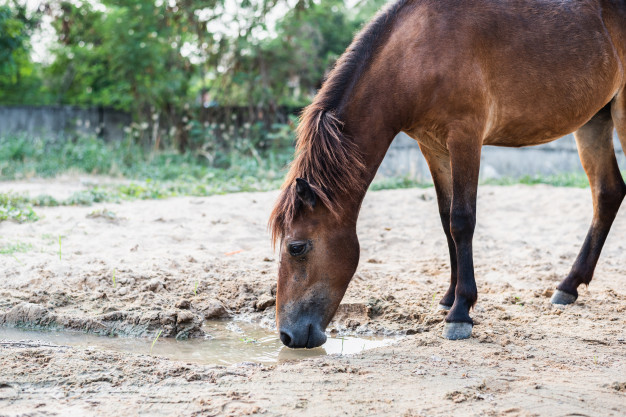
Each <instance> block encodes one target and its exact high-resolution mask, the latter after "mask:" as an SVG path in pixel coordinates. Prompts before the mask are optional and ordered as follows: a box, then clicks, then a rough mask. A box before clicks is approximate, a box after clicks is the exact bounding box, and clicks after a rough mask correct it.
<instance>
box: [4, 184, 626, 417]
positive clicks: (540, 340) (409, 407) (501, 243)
mask: <svg viewBox="0 0 626 417" xmlns="http://www.w3.org/2000/svg"><path fill="white" fill-rule="evenodd" d="M66 182H67V180H66ZM66 185H67V184H66V183H63V184H61V185H57V184H55V183H54V182H49V183H46V193H48V194H53V195H54V193H55V191H57V189H58V191H59V192H61V191H62V190H63V189H64V187H65V186H66ZM21 186H22V184H20V183H5V184H2V189H3V190H6V189H7V188H13V189H15V190H19V189H20V187H21ZM275 197H276V193H245V194H232V195H225V196H214V197H208V198H176V199H169V200H163V201H137V202H126V203H122V204H98V205H94V206H92V207H56V208H55V207H53V208H42V209H39V211H38V214H40V216H41V217H42V219H41V220H40V221H39V222H36V223H29V224H14V223H6V222H5V223H1V224H0V248H3V247H4V248H6V247H8V246H9V245H11V244H15V243H18V242H19V243H22V244H24V245H25V247H28V248H30V249H29V250H28V251H26V252H15V253H12V254H5V255H0V271H2V273H3V278H2V280H0V323H2V326H5V327H6V326H20V327H27V328H55V329H71V330H73V331H84V332H90V333H94V334H102V335H122V336H125V337H128V336H132V337H144V338H153V337H155V335H156V333H157V332H158V331H160V330H162V334H161V337H168V338H175V337H178V338H198V337H205V336H206V334H207V332H206V331H205V330H204V329H203V328H202V326H201V323H202V322H203V321H204V320H205V319H211V318H224V317H233V316H238V317H241V316H243V317H248V318H250V319H253V320H256V321H258V322H259V323H260V325H263V326H266V327H271V326H272V325H273V321H274V311H273V305H274V303H275V288H276V287H275V273H276V254H275V253H274V252H273V251H272V249H271V247H270V243H269V238H268V235H267V233H266V221H267V216H268V214H269V211H270V209H271V205H272V202H273V200H274V199H275ZM105 209H106V211H107V212H109V211H111V212H113V213H114V214H115V216H98V215H96V214H97V213H98V212H103V210H105ZM591 210H592V206H591V201H590V197H589V190H579V189H566V188H553V187H548V186H532V187H529V186H511V187H481V188H480V190H479V200H478V219H477V229H476V234H475V244H474V251H475V266H476V277H477V284H478V291H479V300H478V304H477V305H476V308H475V309H474V311H473V312H472V315H473V317H474V319H475V326H474V328H473V332H472V338H470V339H469V340H465V341H449V340H445V339H443V338H442V337H441V332H442V330H443V317H444V316H445V311H444V312H442V311H439V310H438V309H437V304H438V301H439V298H440V297H441V296H442V295H443V293H444V292H445V290H446V288H447V284H448V279H449V273H450V272H449V266H448V255H447V245H446V243H445V237H444V235H443V232H442V231H441V224H440V221H439V218H438V214H437V207H436V201H435V198H434V190H432V189H427V190H420V189H412V190H394V191H379V192H373V193H369V194H368V196H367V198H366V200H365V202H364V204H363V209H362V214H361V218H360V221H359V225H358V228H359V236H360V242H361V248H362V254H361V262H360V265H359V269H358V271H357V273H356V275H355V278H354V279H353V281H352V283H351V284H350V287H349V289H348V292H347V294H346V297H345V298H344V305H343V306H342V307H341V310H340V311H339V312H338V314H337V317H336V321H335V322H334V323H333V325H332V329H331V330H332V332H333V333H338V334H345V333H349V334H371V333H376V334H379V335H385V334H386V335H398V334H404V335H407V336H406V337H405V338H404V339H402V340H401V341H399V342H397V343H395V344H393V345H392V346H388V347H382V348H377V349H374V350H369V351H366V352H363V353H359V354H356V355H352V356H340V355H331V356H328V357H323V358H311V359H306V360H300V361H296V362H287V363H282V364H278V365H258V364H251V363H245V362H244V363H242V364H238V365H231V366H215V365H198V364H191V363H184V362H180V361H175V360H170V359H167V358H163V357H160V356H157V355H156V354H155V355H146V354H139V353H128V352H126V353H119V352H113V351H102V350H94V349H90V348H81V347H63V346H56V345H53V344H37V343H35V342H32V343H31V342H23V343H21V344H15V343H8V342H7V343H0V352H1V355H0V369H1V370H2V371H1V372H0V415H3V416H4V415H7V416H14V415H55V414H57V415H71V414H74V415H78V414H81V415H119V414H122V413H125V414H129V413H130V414H143V415H246V414H247V415H251V414H259V413H263V414H264V415H285V414H295V413H303V414H305V415H346V414H347V415H381V414H388V415H406V416H431V415H433V416H435V415H437V416H438V415H442V416H448V415H463V416H466V415H492V416H498V415H502V416H531V415H568V414H576V415H590V416H595V415H602V416H611V415H614V416H620V415H624V412H625V409H626V391H625V390H624V389H623V387H624V384H626V377H625V375H626V316H625V315H624V312H625V311H626V288H625V287H624V275H625V272H626V253H625V251H624V246H625V244H624V242H623V237H624V236H626V214H624V211H623V210H622V213H620V214H619V215H618V217H617V219H616V221H615V225H614V227H613V230H612V232H611V234H610V235H609V238H608V240H607V242H606V245H605V249H604V251H603V255H602V257H601V259H600V262H599V265H598V268H597V270H596V274H595V278H594V280H593V281H592V283H591V285H590V287H589V289H584V288H583V289H581V290H580V291H579V293H580V296H579V298H578V300H577V301H576V303H574V304H573V305H570V306H553V305H551V304H550V302H549V299H550V296H552V294H553V290H554V288H555V287H556V285H557V283H558V282H559V281H560V280H561V279H562V278H563V277H564V276H565V275H566V274H567V272H568V270H569V267H570V266H571V264H572V262H573V260H574V258H575V256H576V254H577V251H578V248H579V247H580V245H581V244H582V241H583V239H584V236H585V234H586V230H587V227H588V224H589V221H590V220H591ZM94 213H96V214H94ZM59 236H61V244H60V245H59Z"/></svg>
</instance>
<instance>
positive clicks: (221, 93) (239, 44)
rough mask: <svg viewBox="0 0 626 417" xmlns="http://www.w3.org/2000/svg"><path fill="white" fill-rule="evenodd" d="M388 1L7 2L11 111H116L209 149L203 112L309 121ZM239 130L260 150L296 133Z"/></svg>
mask: <svg viewBox="0 0 626 417" xmlns="http://www.w3.org/2000/svg"><path fill="white" fill-rule="evenodd" d="M0 4H3V1H2V0H0ZM382 4H384V1H383V0H361V1H357V0H351V1H350V0H347V1H346V0H243V1H240V0H237V1H235V0H208V1H207V0H125V1H123V2H119V1H110V0H98V1H95V0H94V1H78V0H74V1H42V2H36V1H32V0H8V1H7V0H4V4H3V5H0V104H3V105H22V104H27V105H60V104H64V105H78V106H84V107H94V106H103V107H107V108H113V109H116V110H122V111H125V112H128V113H130V114H131V115H132V120H133V122H134V124H133V128H134V130H136V131H135V132H131V133H132V134H133V135H134V136H135V140H136V141H138V142H141V143H143V144H146V143H149V142H152V143H151V145H152V146H153V147H155V146H156V148H161V149H163V148H168V147H172V148H177V149H178V150H180V151H186V150H188V149H193V148H199V147H202V146H204V145H206V143H207V141H210V140H211V133H214V132H213V131H215V130H216V126H214V125H211V123H209V124H208V125H207V124H206V123H200V122H203V121H205V120H203V118H202V115H201V114H202V112H203V109H208V108H214V107H220V108H238V109H247V110H248V111H249V114H254V115H258V114H259V113H269V114H274V113H276V112H277V109H283V112H285V110H286V112H287V113H288V114H295V113H297V111H298V109H300V108H302V107H303V106H305V105H307V104H308V103H309V102H310V100H311V99H312V97H313V96H314V94H315V92H316V90H317V89H318V88H319V87H320V85H321V83H322V80H323V78H324V75H325V73H326V71H327V70H328V69H329V68H330V67H331V66H332V65H333V63H334V62H335V60H336V59H337V58H338V57H339V55H341V53H342V52H343V51H344V50H345V48H346V47H347V46H348V44H349V43H350V41H351V39H352V37H353V35H354V34H355V32H356V31H357V30H358V29H359V28H360V27H361V26H362V25H363V23H364V22H365V21H367V20H368V19H369V18H370V17H371V16H372V15H373V13H374V12H375V11H376V10H377V9H378V8H379V7H380V6H381V5H382ZM42 48H45V50H43V51H42V50H41V49H42ZM33 52H37V53H33ZM236 117H237V118H238V119H241V117H240V115H239V114H237V115H236ZM253 119H254V118H253ZM237 121H239V122H241V123H240V124H241V125H242V126H245V131H244V132H242V133H243V134H245V135H246V136H248V137H249V138H250V136H255V137H252V138H250V139H251V140H252V142H254V144H255V145H259V144H260V145H263V144H262V141H263V139H265V140H267V139H268V138H269V139H271V136H270V137H268V134H269V133H279V134H283V135H284V134H286V133H287V132H284V130H285V129H284V128H283V127H282V126H272V125H271V123H270V124H269V125H268V126H263V129H260V127H259V126H257V127H254V126H252V123H249V124H246V123H245V122H246V120H244V121H243V122H242V121H241V120H237ZM264 121H265V122H267V121H268V120H267V118H265V119H264ZM269 121H270V122H273V121H275V120H269ZM282 122H283V123H286V124H289V123H290V122H292V121H290V120H288V119H287V120H282ZM265 124H266V125H267V123H265ZM222 125H224V123H220V126H219V127H222V129H221V130H224V128H228V126H222ZM155 127H157V128H156V129H155ZM163 127H167V134H165V135H163V134H161V132H162V128H163ZM237 127H241V126H237ZM259 130H265V131H259ZM268 130H270V131H272V132H268ZM154 132H156V133H154ZM220 133H222V132H220ZM237 133H239V132H237ZM157 136H158V137H157ZM230 139H232V138H230ZM261 147H263V146H261Z"/></svg>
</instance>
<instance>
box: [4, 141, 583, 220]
mask: <svg viewBox="0 0 626 417" xmlns="http://www.w3.org/2000/svg"><path fill="white" fill-rule="evenodd" d="M287 142H288V141H283V142H281V143H287ZM292 155H293V148H292V147H291V146H282V147H273V148H271V150H267V151H264V152H259V151H257V150H254V149H252V147H251V146H248V147H243V148H242V147H237V146H235V145H233V146H232V149H231V150H222V151H220V152H214V153H213V154H211V155H208V154H206V153H203V152H202V151H201V150H198V151H190V152H187V153H177V152H175V151H158V152H151V151H148V150H146V149H145V148H143V147H142V146H140V145H137V144H135V143H133V142H132V141H124V142H115V143H106V142H104V141H102V140H100V139H97V138H94V137H78V138H61V137H57V138H46V139H40V138H34V137H28V136H24V135H14V136H7V137H0V180H10V179H23V178H32V177H43V178H46V177H54V176H56V175H59V174H63V173H67V172H74V173H86V174H99V175H107V176H113V177H118V178H120V179H122V178H124V179H125V180H128V179H130V180H131V182H130V183H128V182H126V181H124V183H123V184H111V185H103V186H94V187H92V188H89V189H87V190H84V191H79V192H76V193H74V194H72V195H71V196H70V197H68V198H66V199H62V200H59V199H56V198H54V197H52V196H49V195H40V196H35V197H26V196H22V195H19V194H15V193H4V194H3V193H0V222H1V221H3V220H12V221H16V222H28V221H36V220H38V218H39V217H38V216H37V214H36V212H35V210H34V209H33V208H34V207H35V208H36V207H37V206H72V205H81V206H84V205H91V204H94V203H103V202H111V203H117V202H121V201H126V200H137V199H142V200H143V199H162V198H168V197H176V196H209V195H214V194H226V193H233V192H241V191H267V190H275V189H277V188H279V187H280V185H281V183H282V181H283V178H284V176H285V173H286V166H287V163H288V161H289V160H290V159H291V158H292ZM481 184H485V185H512V184H528V185H534V184H548V185H553V186H557V187H578V188H584V187H588V181H587V178H586V176H585V174H584V173H582V172H581V173H571V174H559V175H552V176H545V175H536V176H525V177H522V178H501V179H490V180H484V181H481ZM427 187H432V183H431V182H422V181H417V180H415V179H411V178H408V177H397V178H383V179H377V180H376V181H375V182H374V183H372V185H371V186H370V190H372V191H377V190H388V189H403V188H427Z"/></svg>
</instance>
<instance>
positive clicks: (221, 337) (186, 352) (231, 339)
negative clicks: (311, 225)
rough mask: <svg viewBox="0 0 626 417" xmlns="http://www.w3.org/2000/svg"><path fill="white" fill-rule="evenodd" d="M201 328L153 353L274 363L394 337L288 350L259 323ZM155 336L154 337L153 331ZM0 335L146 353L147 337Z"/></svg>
mask: <svg viewBox="0 0 626 417" xmlns="http://www.w3.org/2000/svg"><path fill="white" fill-rule="evenodd" d="M204 330H205V331H206V332H207V333H208V334H210V335H211V338H210V339H190V340H173V339H164V338H160V339H159V340H158V341H157V342H156V343H155V345H154V348H153V349H152V354H153V355H159V356H165V357H167V358H170V359H173V360H179V361H185V362H195V363H201V364H224V365H230V364H234V363H239V362H257V363H276V362H282V361H287V360H298V359H305V358H310V357H315V356H323V355H329V354H343V355H347V354H353V353H358V352H361V351H363V350H366V349H372V348H375V347H380V346H386V345H389V344H391V343H392V342H393V341H394V339H389V338H387V339H382V338H375V337H353V336H346V337H332V336H329V337H328V340H327V342H326V343H325V344H324V345H323V346H322V347H319V348H315V349H289V348H287V347H285V346H283V344H282V343H281V341H280V340H279V339H278V335H277V334H276V332H275V331H273V330H269V329H265V328H262V327H260V326H258V325H255V324H252V323H247V322H239V321H230V320H211V321H207V322H206V323H205V326H204ZM155 336H156V335H155ZM0 339H6V340H25V339H31V340H41V341H43V342H47V343H54V344H58V345H69V346H80V347H95V348H97V349H102V350H112V351H116V352H132V353H143V354H150V348H151V345H152V340H151V339H139V338H130V337H104V336H96V335H92V334H84V333H78V332H70V331H62V332H61V331H32V330H21V329H12V328H4V327H0Z"/></svg>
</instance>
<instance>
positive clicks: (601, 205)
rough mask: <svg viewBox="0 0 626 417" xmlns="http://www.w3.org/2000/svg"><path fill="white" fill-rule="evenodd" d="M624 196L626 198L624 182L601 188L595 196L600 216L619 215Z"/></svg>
mask: <svg viewBox="0 0 626 417" xmlns="http://www.w3.org/2000/svg"><path fill="white" fill-rule="evenodd" d="M624 196H626V185H624V183H623V182H622V183H619V184H615V185H613V186H606V185H602V186H600V187H599V189H598V191H597V192H596V193H595V196H594V197H595V200H596V206H597V211H598V214H599V215H602V214H601V213H617V211H618V210H619V206H620V205H621V204H622V201H623V200H624Z"/></svg>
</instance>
